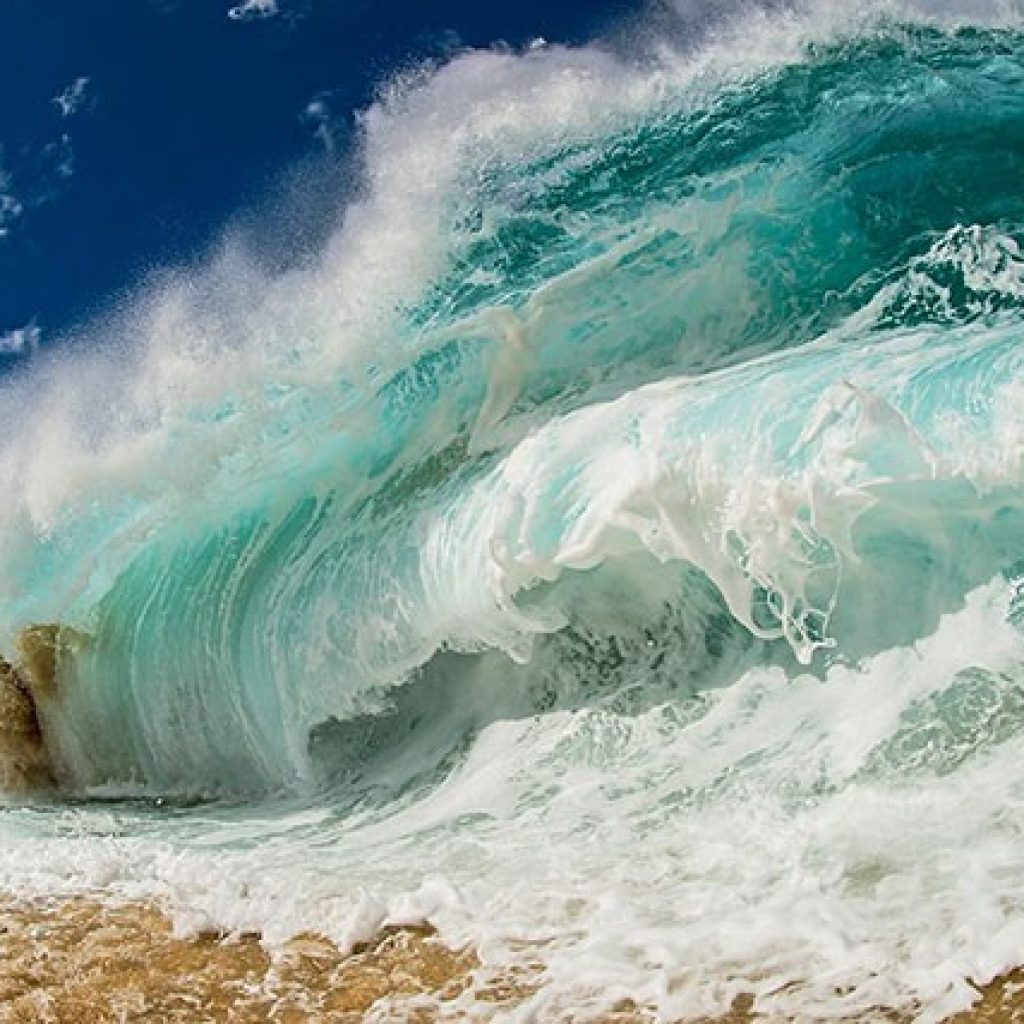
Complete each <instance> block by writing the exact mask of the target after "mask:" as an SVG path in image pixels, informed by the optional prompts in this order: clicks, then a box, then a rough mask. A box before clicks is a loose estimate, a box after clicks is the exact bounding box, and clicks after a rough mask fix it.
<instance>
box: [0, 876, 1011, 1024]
mask: <svg viewBox="0 0 1024 1024" xmlns="http://www.w3.org/2000/svg"><path fill="white" fill-rule="evenodd" d="M540 983H541V982H540V977H539V969H538V975H537V976H529V975H527V976H515V977H512V976H508V975H505V976H501V975H496V974H495V973H494V972H493V971H488V970H487V969H486V968H485V967H484V966H483V964H482V962H481V960H480V959H479V957H478V956H477V954H476V952H475V951H474V950H473V949H471V948H466V949H461V950H460V949H452V948H450V947H448V946H447V945H446V944H445V943H444V942H443V941H442V940H441V939H440V937H439V936H438V935H437V933H436V931H435V930H434V929H433V928H431V927H430V926H429V925H421V926H401V927H397V926H391V927H385V928H384V929H382V930H381V931H380V932H379V933H378V934H377V935H376V936H375V937H374V938H373V939H372V940H371V941H369V942H366V943H362V944H360V945H358V946H356V947H355V948H354V949H353V950H352V951H351V952H348V953H346V952H345V951H343V950H342V949H340V948H339V947H338V946H337V945H335V944H334V943H333V942H331V941H330V940H328V939H326V938H324V937H323V936H321V935H318V934H315V933H311V932H308V933H303V934H300V935H297V936H295V937H294V938H292V939H290V940H288V942H287V943H285V944H284V946H283V947H281V948H280V949H276V950H274V951H268V950H267V949H265V948H264V947H263V945H262V944H261V941H260V935H259V934H257V933H244V934H227V933H221V932H214V931H204V932H200V933H198V934H195V935H189V936H178V935H175V934H174V931H173V927H172V923H171V920H170V918H169V917H168V916H167V915H166V914H164V913H163V912H162V911H161V910H160V909H159V908H158V907H156V906H153V905H151V904H148V903H133V902H124V903H111V904H107V903H104V902H102V901H100V900H98V899H95V898H87V897H65V898H59V899H53V900H44V901H39V900H33V901H28V900H19V899H17V898H14V897H11V896H0V1024H8V1022H10V1024H30V1022H31V1024H44V1022H45V1024H80V1022H84V1021H89V1022H90V1024H107V1022H111V1024H113V1022H115V1021H117V1022H129V1021H147V1022H164V1021H167V1022H182V1024H184V1022H188V1024H197V1022H200V1021H211V1022H221V1021H223V1022H230V1024H304V1022H313V1021H322V1022H325V1024H326V1022H330V1024H362V1022H364V1021H366V1022H369V1021H402V1022H403V1024H433V1022H440V1021H460V1020H466V1021H469V1020H473V1021H487V1020H490V1019H491V1018H492V1017H494V1016H496V1015H497V1014H499V1013H501V1012H502V1011H511V1010H514V1009H516V1008H517V1007H518V1006H520V1005H521V1004H523V1003H525V1002H526V1001H527V1000H528V999H529V997H530V995H531V994H533V993H534V992H536V991H537V990H538V988H539V986H540ZM978 992H979V997H978V1000H977V1002H976V1003H975V1005H974V1006H973V1007H972V1008H971V1009H970V1010H968V1011H965V1012H963V1013H960V1014H957V1015H955V1016H953V1017H951V1018H948V1020H947V1022H946V1024H1011V1022H1018V1021H1024V969H1018V970H1016V971H1013V972H1011V973H1010V974H1009V975H1006V976H1004V977H1002V978H999V979H996V980H995V981H993V982H992V983H990V984H989V985H986V986H980V987H979V988H978ZM531 1019H532V1018H531ZM773 1019H777V1018H771V1017H768V1016H764V1015H760V1014H758V1013H757V1011H756V1007H755V1006H754V1004H753V999H752V997H748V998H746V999H744V998H742V997H741V998H740V999H737V1001H736V1003H734V1006H733V1009H732V1010H731V1011H729V1012H727V1013H726V1014H724V1015H722V1016H718V1017H715V1018H705V1019H701V1020H688V1021H680V1022H676V1021H672V1022H671V1024H712V1021H715V1022H720V1024H748V1022H753V1021H767V1020H773ZM845 1019H846V1020H853V1019H856V1020H866V1019H870V1020H879V1021H882V1020H884V1021H890V1022H898V1024H902V1022H909V1021H912V1020H913V1019H914V1013H913V1011H912V1010H909V1009H908V1010H904V1011H894V1010H887V1009H879V1011H878V1013H877V1014H873V1015H871V1017H869V1018H864V1017H859V1018H845ZM658 1020H659V1018H657V1017H656V1016H655V1015H654V1014H653V1013H652V1012H650V1011H646V1010H644V1008H642V1007H638V1006H635V1005H630V1004H622V1003H620V1004H619V1005H618V1006H616V1007H613V1008H612V1009H611V1010H609V1011H606V1012H604V1013H603V1014H600V1015H598V1016H596V1017H595V1016H593V1015H574V1014H573V1013H572V1012H571V1011H567V1012H566V1013H565V1014H564V1015H560V1017H559V1019H558V1021H557V1024H569V1022H572V1024H583V1022H584V1021H586V1022H589V1024H653V1022H655V1021H658ZM809 1020H810V1019H809V1018H808V1021H809ZM551 1024H556V1022H555V1021H552V1022H551ZM665 1024H669V1022H665Z"/></svg>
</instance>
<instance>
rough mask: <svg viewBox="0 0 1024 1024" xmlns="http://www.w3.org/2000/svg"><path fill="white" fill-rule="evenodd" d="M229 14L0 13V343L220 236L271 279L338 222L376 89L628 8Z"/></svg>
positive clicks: (326, 6) (284, 6) (136, 5)
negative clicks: (243, 240)
mask: <svg viewBox="0 0 1024 1024" xmlns="http://www.w3.org/2000/svg"><path fill="white" fill-rule="evenodd" d="M239 6H240V5H236V6H235V7H232V4H231V3H230V2H229V0H191V2H187V0H52V2H46V3H39V2H37V0H5V3H3V4H2V5H0V97H2V101H0V336H2V335H4V334H5V333H7V332H9V331H12V330H14V329H17V328H22V327H24V326H25V325H27V324H34V325H36V326H37V327H38V328H39V330H40V332H41V340H42V341H43V343H44V344H45V343H46V342H47V341H48V340H49V339H51V338H54V337H55V336H56V335H58V334H59V333H60V332H62V331H65V330H66V329H67V328H69V327H71V326H72V325H74V324H75V323H77V322H80V321H82V320H83V319H85V318H88V317H89V316H90V315H91V314H95V313H97V312H99V311H101V310H103V309H104V308H105V307H107V306H108V305H109V304H110V303H111V302H112V301H115V300H116V299H117V297H118V296H123V295H124V293H125V292H126V291H127V290H130V289H131V288H132V286H133V285H136V284H137V283H138V282H139V281H140V279H143V278H145V277H146V276H147V275H148V274H151V273H153V272H154V271H156V270H158V269H159V268H161V267H164V266H168V265H170V266H173V265H176V264H178V263H180V262H182V261H188V260H189V259H190V258H194V257H195V256H196V255H197V254H199V253H202V252H203V251H205V249H206V248H207V247H208V246H209V245H210V244H211V243H212V242H213V241H214V239H215V238H216V237H217V236H218V235H219V233H220V232H221V231H222V230H223V229H224V228H225V227H226V226H227V225H228V224H235V225H239V226H241V228H242V230H249V231H251V232H252V233H253V234H254V235H255V236H256V239H257V241H258V244H259V246H260V249H261V251H262V252H264V254H265V256H266V258H267V260H268V261H270V262H272V263H276V264H278V265H282V264H286V263H288V262H289V261H294V260H299V259H301V258H302V257H303V256H304V255H308V254H309V253H310V252H311V251H313V250H315V249H316V248H317V246H318V245H319V243H321V242H322V241H323V239H324V237H325V235H326V233H327V232H328V231H329V230H330V228H331V227H332V226H333V224H334V219H335V218H336V217H337V215H338V214H339V213H340V210H341V205H342V203H343V201H344V198H345V196H346V193H347V186H348V185H349V183H350V175H349V170H350V162H349V157H348V153H349V150H350V147H351V144H352V139H353V129H354V127H355V116H354V115H355V112H356V111H357V110H359V109H362V108H364V107H366V106H367V105H368V104H369V103H370V102H371V101H372V99H373V96H374V93H375V90H376V89H377V87H378V86H379V85H380V84H381V83H382V82H383V81H385V80H386V79H387V78H388V77H389V76H390V75H393V74H394V73H395V72H396V71H400V70H402V69H406V68H408V67H410V66H415V65H417V64H420V63H422V62H425V61H437V60H441V59H444V58H445V57H449V56H451V55H452V54H453V53H456V52H458V51H459V50H460V49H462V48H466V47H479V46H490V45H502V44H504V45H508V46H512V47H521V46H523V45H525V44H527V43H529V42H530V41H531V40H533V39H536V38H538V37H543V38H545V39H548V40H550V41H552V42H566V43H572V42H577V43H578V42H581V41H583V40H585V39H587V38H590V37H592V36H593V35H594V34H596V33H598V32H600V31H601V30H604V29H607V28H608V27H609V26H610V25H612V24H613V23H615V22H617V21H618V20H619V19H620V18H622V17H624V16H626V15H628V14H629V13H631V11H632V10H635V9H636V6H637V5H636V4H634V3H631V2H630V0H595V2H581V0H569V2H558V3H548V2H539V0H525V2H523V3H517V4H514V5H508V6H504V5H497V4H481V3H467V2H464V0H437V2H432V3H408V2H406V3H403V2H394V0H384V2H379V3H368V2H365V0H280V2H279V3H278V4H276V5H275V8H276V13H274V14H273V15H271V16H263V17H261V16H259V11H258V9H257V10H256V11H255V12H254V14H253V15H251V16H243V17H238V16H236V17H229V12H231V11H232V10H235V12H236V14H241V13H242V12H241V11H240V10H238V9H237V8H238V7H239ZM76 83H80V84H78V85H77V89H76ZM62 100H63V105H62ZM5 197H6V198H5ZM5 202H6V204H7V205H6V207H5V205H4V204H5ZM0 372H3V363H2V361H0Z"/></svg>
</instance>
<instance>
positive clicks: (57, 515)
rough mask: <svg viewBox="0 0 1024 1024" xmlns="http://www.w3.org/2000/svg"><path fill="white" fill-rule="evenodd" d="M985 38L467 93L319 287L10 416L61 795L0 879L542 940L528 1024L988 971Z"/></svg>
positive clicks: (1000, 106)
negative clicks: (635, 1000)
mask: <svg viewBox="0 0 1024 1024" xmlns="http://www.w3.org/2000/svg"><path fill="white" fill-rule="evenodd" d="M997 13H998V17H997V16H996V14H997ZM1014 14H1015V12H1014V11H1013V10H1012V9H1009V10H1007V9H1001V10H1000V11H999V12H994V11H993V10H992V9H990V8H988V7H984V8H981V7H978V8H975V9H972V10H971V11H969V12H968V11H965V10H960V11H959V12H957V11H954V12H953V14H952V15H950V14H949V13H948V12H945V13H943V14H942V15H941V16H940V15H939V14H938V13H936V12H935V11H934V10H933V11H931V12H930V13H925V12H923V11H922V9H921V8H920V7H919V6H918V7H915V8H902V9H896V8H893V7H891V6H890V7H887V8H886V9H885V10H884V11H882V10H879V11H874V12H872V11H869V12H867V13H862V14H858V15H857V16H856V17H853V16H851V15H841V14H839V13H837V12H836V11H835V10H834V9H832V8H831V7H829V6H828V5H818V6H816V7H813V8H809V9H808V10H807V11H803V12H802V13H800V14H794V13H792V12H790V13H788V14H774V15H759V16H758V17H756V18H755V17H753V16H752V15H746V16H744V17H742V18H737V19H736V20H735V21H731V22H725V23H723V24H721V25H719V26H718V27H717V29H716V30H715V31H714V32H713V33H711V34H710V36H709V37H708V38H706V39H704V40H702V41H701V42H700V43H699V44H692V42H691V45H690V46H688V47H687V48H683V49H680V48H679V47H678V46H673V45H672V43H671V40H661V41H656V42H653V43H651V46H650V51H649V52H646V51H645V52H644V53H642V54H640V55H636V54H634V55H632V56H630V57H628V58H627V57H625V56H623V55H622V54H619V53H617V52H616V51H615V50H614V49H613V48H609V47H605V46H601V45H597V44H595V45H594V46H592V47H589V48H582V49H576V50H572V49H562V48H558V47H548V46H543V45H538V46H536V47H534V48H532V49H531V50H529V51H526V52H524V53H509V52H468V53H465V54H463V55H461V56H459V57H457V58H455V59H454V60H453V61H452V62H451V63H449V64H447V65H445V66H442V67H440V68H437V69H433V70H429V71H424V72H423V73H422V74H411V75H410V76H408V79H402V80H398V81H395V82H393V83H391V85H390V86H388V87H387V88H385V89H383V90H382V93H381V98H380V99H379V101H378V102H377V104H376V105H375V106H374V107H372V108H371V109H370V110H369V111H367V112H366V113H365V115H364V117H363V120H362V131H363V186H362V188H361V189H360V190H359V192H358V194H357V195H356V196H355V197H354V198H353V200H352V202H351V204H350V205H349V207H348V209H347V212H346V215H345V218H344V221H343V223H342V224H340V225H339V226H338V228H337V230H336V232H335V233H334V235H333V238H332V240H331V242H330V243H329V245H328V246H327V248H326V249H325V251H324V252H323V253H322V254H321V256H320V257H319V258H318V260H317V261H315V262H314V263H311V264H310V265H308V266H305V267H303V268H300V269H298V270H293V271H290V272H288V273H287V274H284V275H282V276H277V277H272V278H268V277H267V276H266V275H265V274H264V273H262V272H261V271H260V270H259V269H258V267H257V266H256V265H255V264H254V263H253V262H252V261H250V260H249V259H248V258H247V256H246V253H245V252H244V250H243V249H242V248H240V247H239V246H238V245H236V244H233V243H232V242H231V241H230V240H228V241H226V242H225V244H224V246H223V248H222V250H221V251H220V252H218V253H217V254H216V255H215V256H214V257H213V258H211V260H210V261H209V263H208V265H205V266H203V267H197V268H193V269H191V270H189V271H182V272H181V273H179V274H176V275H173V276H171V278H170V279H169V280H167V281H164V282H162V283H161V284H160V285H159V286H157V287H155V288H154V289H153V290H152V291H151V292H149V293H147V294H144V295H141V296H138V297H137V298H136V299H135V300H134V301H133V302H132V303H130V304H129V305H128V307H127V308H126V309H124V310H122V311H119V312H117V313H116V314H113V315H111V316H110V317H109V318H108V319H107V320H105V321H104V322H102V323H99V324H97V325H95V327H94V328H93V330H92V339H93V343H92V354H91V355H89V356H83V355H80V354H77V355H73V356H65V357H63V358H62V359H59V360H56V359H55V360H54V361H53V362H52V363H51V364H49V365H44V366H42V367H38V368H37V369H35V370H34V371H32V372H31V373H26V374H25V376H24V377H23V378H21V379H19V380H16V381H14V382H13V383H11V384H10V385H9V386H7V387H6V389H5V391H4V392H3V394H2V396H0V407H2V408H0V412H2V414H3V416H4V418H5V420H6V421H8V422H17V423H19V424H22V425H23V426H24V429H19V430H18V432H17V434H16V436H15V437H13V438H10V439H8V440H7V441H6V442H5V445H4V448H3V450H2V453H0V473H2V474H3V478H4V480H5V481H6V485H7V486H6V492H7V494H8V495H9V497H8V500H7V501H6V502H5V507H4V509H3V510H2V514H3V516H5V517H6V519H5V529H4V531H3V534H2V536H0V594H2V601H0V608H2V618H0V636H2V637H3V639H4V641H5V646H6V647H7V648H8V649H12V648H13V647H14V645H15V641H16V637H17V635H18V633H19V631H20V630H21V629H23V628H24V627H26V626H28V625H30V624H32V623H38V622H59V623H62V624H64V625H67V626H71V627H73V628H74V630H75V631H76V633H75V634H74V636H75V640H74V642H73V643H72V644H71V648H70V649H69V652H68V653H66V655H65V656H64V658H63V659H62V665H61V674H60V678H59V679H58V691H59V696H58V698H57V699H53V700H48V701H47V702H45V703H44V705H43V706H42V708H41V713H42V717H43V724H44V727H45V731H46V735H47V738H48V741H49V743H50V746H51V749H52V751H53V759H54V764H55V769H56V771H57V773H58V777H59V779H60V782H61V784H62V787H63V789H64V792H65V794H66V795H67V796H69V797H74V798H75V800H76V802H75V803H74V804H73V805H67V804H60V803H57V804H56V805H54V804H43V805H29V806H17V807H12V808H11V809H10V810H9V811H8V812H7V813H6V814H5V815H4V816H3V817H0V836H2V837H3V844H4V845H3V850H2V851H0V881H3V882H5V883H7V884H9V885H14V886H19V887H22V888H25V889H29V890H32V891H35V890H42V891H47V892H52V891H55V890H56V891H62V892H63V891H78V890H80V889H82V888H85V889H99V890H100V891H109V892H113V893H117V894H125V893H128V894H131V895H139V894H144V895H153V894H157V895H160V896H162V897H163V898H166V899H170V900H171V902H172V904H173V905H174V906H175V907H176V908H177V909H178V911H179V913H180V914H181V915H182V917H183V920H185V921H186V922H192V923H195V922H196V921H200V922H202V921H205V920H208V919H211V918H212V919H214V920H216V921H217V922H218V923H222V924H226V925H228V926H233V927H260V928H262V929H264V931H265V933H266V934H267V935H268V937H270V938H271V939H273V938H274V937H278V938H279V937H283V936H284V935H287V934H288V933H289V931H294V930H298V929H300V928H303V927H320V928H324V929H325V930H327V931H329V932H330V933H331V934H333V935H335V936H336V937H338V938H339V939H341V940H343V941H344V940H346V939H347V940H349V941H351V940H352V939H353V937H358V936H359V935H361V934H362V933H364V932H365V931H366V930H367V929H371V930H372V928H373V927H375V926H376V925H377V924H379V923H380V922H381V921H383V920H385V919H391V920H398V919H408V918H409V917H414V918H416V917H419V918H422V917H427V918H429V919H430V920H432V921H434V923H436V924H437V925H438V926H439V927H440V928H441V929H442V932H443V933H445V934H447V935H449V936H450V937H452V938H453V939H458V938H467V937H468V938H472V939H473V940H475V941H477V942H480V943H483V945H482V948H483V949H484V950H485V953H486V956H489V957H491V958H493V960H494V962H495V963H502V962H507V961H508V960H509V959H513V960H514V958H515V956H516V955H517V954H516V952H515V950H516V940H517V939H522V938H524V937H527V938H537V939H544V940H546V941H548V942H550V944H551V952H550V956H549V961H548V962H549V977H548V979H547V980H548V982H549V983H548V984H547V985H546V986H545V987H544V989H543V990H542V991H541V993H539V994H538V995H537V996H536V997H535V998H534V1000H533V1004H532V1007H531V1008H530V1009H529V1010H528V1011H523V1012H533V1013H539V1014H540V1015H541V1017H540V1019H556V1018H557V1015H558V1013H560V1012H562V1011H563V1010H564V1009H565V1008H566V1007H567V1006H573V1007H576V1008H579V1007H583V1008H584V1009H588V1008H590V1009H594V1010H595V1012H596V1011H597V1010H599V1009H600V1008H601V1006H602V1005H603V1003H602V1000H604V1001H606V1002H607V1000H609V999H610V1000H612V1001H614V998H617V997H618V996H621V995H623V994H628V995H631V996H636V997H639V998H640V999H646V1000H648V1001H650V1002H651V1004H652V1005H654V1006H655V1007H657V1009H658V1011H659V1012H660V1013H662V1014H663V1015H664V1016H665V1019H670V1018H671V1016H672V1015H678V1014H696V1013H702V1012H708V1011H710V1010H714V1009H723V1008H725V1007H727V1006H728V1005H729V1002H730V1000H731V998H732V995H734V994H735V993H736V992H738V991H744V990H748V989H753V990H754V991H756V992H757V993H758V994H759V996H760V997H761V999H762V1003H761V1005H762V1006H764V1007H765V1008H767V1009H768V1010H771V1009H773V1008H776V1009H780V1011H785V1012H801V1013H809V1012H827V1013H830V1014H833V1015H835V1014H838V1013H840V1012H846V1013H853V1012H862V1011H863V1010H864V1009H865V1008H867V1007H871V1006H879V1005H881V1006H890V1005H891V1006H904V1007H905V1006H907V1005H910V1004H911V1003H916V1004H917V1005H918V1006H919V1007H921V1008H922V1009H921V1011H920V1012H921V1013H922V1019H937V1018H938V1017H939V1016H941V1015H942V1014H943V1013H945V1012H948V1011H949V1010H950V1009H952V1008H955V1007H957V1006H961V1005H963V1004H964V1003H965V1002H966V1001H967V1000H968V998H969V994H970V993H969V989H968V988H967V987H966V984H965V979H967V978H973V979H975V980H980V981H984V980H986V977H991V976H992V974H994V973H995V972H997V971H999V970H1002V969H1005V968H1007V967H1009V966H1012V965H1013V964H1016V963H1017V962H1019V960H1020V954H1019V948H1020V946H1019V941H1018V940H1019V937H1020V936H1021V935H1022V934H1024V909H1022V905H1021V903H1020V899H1019V895H1018V894H1017V892H1016V886H1015V882H1014V879H1015V878H1018V877H1019V868H1020V865H1021V862H1022V860H1024V839H1022V838H1021V835H1020V829H1019V824H1018V820H1019V815H1018V814H1017V813H1016V812H1017V811H1018V810H1019V809H1020V807H1021V802H1022V799H1024V790H1022V784H1024V741H1022V737H1021V734H1022V731H1024V671H1022V668H1021V665H1022V661H1021V658H1022V655H1024V635H1022V634H1021V632H1020V629H1019V626H1020V622H1021V621H1022V619H1021V615H1020V610H1019V607H1018V606H1019V603H1020V602H1019V587H1020V585H1021V583H1020V581H1021V579H1022V575H1024V570H1022V566H1024V561H1022V556H1024V552H1022V550H1021V540H1022V538H1024V489H1022V485H1024V467H1022V453H1024V419H1022V415H1021V408H1022V406H1021V399H1022V397H1024V392H1022V381H1024V373H1022V371H1024V365H1022V364H1024V354H1022V353H1024V349H1022V348H1021V345H1020V338H1021V323H1022V317H1021V314H1022V309H1024V250H1022V248H1021V246H1022V241H1024V192H1022V190H1021V180H1022V176H1021V172H1022V171H1024V88H1022V86H1024V29H1022V28H1020V27H1018V25H1017V22H1016V20H1015V17H1014ZM968 15H970V16H969V17H968ZM737 54H740V55H741V56H739V57H737ZM100 798H102V801H103V802H102V803H97V802H96V801H97V800H99V799H100ZM157 799H159V801H161V802H163V801H168V800H169V801H170V802H171V804H170V808H172V809H169V807H168V805H166V804H163V805H162V806H155V805H154V804H153V801H154V800H157ZM110 801H113V802H110ZM196 801H198V803H196ZM520 955H521V954H520ZM595 990H599V991H595ZM481 1012H482V1011H481ZM523 1019H526V1018H525V1017H524V1018H523Z"/></svg>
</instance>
